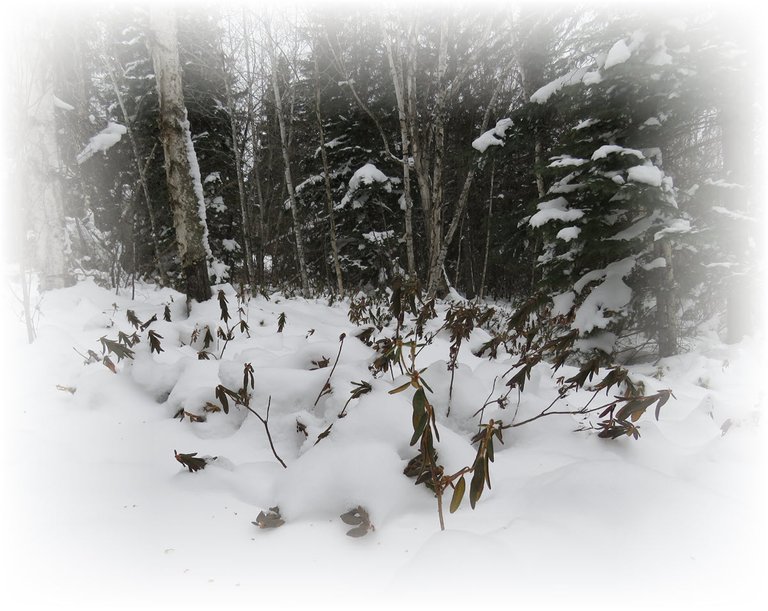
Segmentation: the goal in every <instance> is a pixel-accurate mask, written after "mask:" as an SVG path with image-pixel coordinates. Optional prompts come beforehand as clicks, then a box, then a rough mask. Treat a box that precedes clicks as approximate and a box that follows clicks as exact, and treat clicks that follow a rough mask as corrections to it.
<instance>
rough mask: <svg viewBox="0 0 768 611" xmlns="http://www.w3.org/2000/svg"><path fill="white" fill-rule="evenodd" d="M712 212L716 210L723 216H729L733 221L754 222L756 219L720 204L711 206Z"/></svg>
mask: <svg viewBox="0 0 768 611" xmlns="http://www.w3.org/2000/svg"><path fill="white" fill-rule="evenodd" d="M712 212H717V214H722V215H723V216H727V217H728V218H731V219H733V220H735V221H749V222H755V221H756V220H757V219H755V218H754V217H752V216H748V215H746V214H741V213H740V212H735V211H733V210H728V208H723V207H722V206H712Z"/></svg>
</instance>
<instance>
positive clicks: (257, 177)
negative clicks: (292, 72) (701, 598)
mask: <svg viewBox="0 0 768 611" xmlns="http://www.w3.org/2000/svg"><path fill="white" fill-rule="evenodd" d="M250 28H251V24H250V23H249V22H248V19H247V12H246V9H245V7H243V48H244V52H245V71H246V77H247V79H248V97H247V100H248V124H249V128H250V131H251V149H252V155H253V177H252V182H253V183H254V184H255V187H256V198H257V202H258V205H259V252H258V260H257V262H256V272H257V275H258V280H259V283H260V284H263V283H264V255H265V254H266V251H265V249H266V244H267V237H266V235H267V231H266V220H265V219H266V208H265V203H264V193H263V192H262V189H261V172H260V170H259V148H260V147H259V136H258V131H257V127H256V116H255V115H256V112H255V109H254V105H253V100H254V97H257V96H258V97H259V98H261V97H263V96H262V95H261V92H259V93H258V94H257V93H256V92H255V91H254V83H255V80H256V79H255V73H256V64H255V56H254V63H253V66H252V65H251V38H250V35H249V31H250Z"/></svg>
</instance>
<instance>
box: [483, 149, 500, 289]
mask: <svg viewBox="0 0 768 611" xmlns="http://www.w3.org/2000/svg"><path fill="white" fill-rule="evenodd" d="M495 175H496V160H495V159H494V161H493V162H492V163H491V189H490V193H489V194H488V218H487V219H486V224H485V253H484V254H483V273H482V275H481V276H480V300H481V301H482V299H483V297H485V278H486V272H487V271H488V252H489V251H490V250H491V218H492V217H493V179H494V177H495Z"/></svg>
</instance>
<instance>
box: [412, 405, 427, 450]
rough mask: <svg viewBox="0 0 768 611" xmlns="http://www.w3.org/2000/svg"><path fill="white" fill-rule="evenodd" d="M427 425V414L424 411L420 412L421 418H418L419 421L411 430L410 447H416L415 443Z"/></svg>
mask: <svg viewBox="0 0 768 611" xmlns="http://www.w3.org/2000/svg"><path fill="white" fill-rule="evenodd" d="M427 424H429V413H428V412H427V411H426V410H425V411H423V412H422V414H421V416H419V421H418V422H417V423H416V427H415V428H414V430H413V435H412V436H411V443H410V445H412V446H413V445H416V443H417V442H418V441H419V439H420V438H421V435H422V433H423V432H424V429H425V428H427Z"/></svg>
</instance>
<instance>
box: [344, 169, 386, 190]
mask: <svg viewBox="0 0 768 611" xmlns="http://www.w3.org/2000/svg"><path fill="white" fill-rule="evenodd" d="M387 180H388V178H387V176H386V174H384V172H382V171H381V170H379V168H377V167H376V166H375V165H373V164H372V163H366V164H365V165H364V166H363V167H361V168H358V169H357V170H355V173H354V174H352V178H350V179H349V190H350V191H355V190H357V189H359V188H360V183H362V184H364V185H370V184H373V183H374V182H387Z"/></svg>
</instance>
